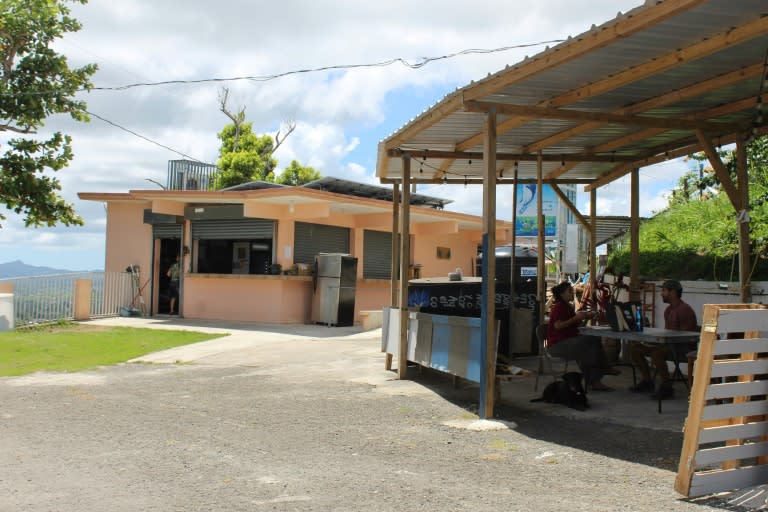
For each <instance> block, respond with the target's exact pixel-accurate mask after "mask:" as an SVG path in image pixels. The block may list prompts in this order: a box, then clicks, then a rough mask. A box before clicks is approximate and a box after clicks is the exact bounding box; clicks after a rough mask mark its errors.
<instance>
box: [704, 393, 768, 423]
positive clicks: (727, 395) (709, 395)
mask: <svg viewBox="0 0 768 512" xmlns="http://www.w3.org/2000/svg"><path fill="white" fill-rule="evenodd" d="M755 395H768V380H756V381H750V382H725V383H722V384H710V385H709V388H708V389H707V400H712V399H723V398H733V397H736V396H755ZM766 413H768V410H766ZM766 434H768V432H766Z"/></svg>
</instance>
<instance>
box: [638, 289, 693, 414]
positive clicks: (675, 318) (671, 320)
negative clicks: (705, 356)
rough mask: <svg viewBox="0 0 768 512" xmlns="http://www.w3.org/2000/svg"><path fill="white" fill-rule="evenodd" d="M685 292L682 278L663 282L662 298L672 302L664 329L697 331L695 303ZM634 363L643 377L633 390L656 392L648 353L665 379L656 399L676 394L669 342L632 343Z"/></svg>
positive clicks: (667, 302) (654, 365) (654, 396)
mask: <svg viewBox="0 0 768 512" xmlns="http://www.w3.org/2000/svg"><path fill="white" fill-rule="evenodd" d="M682 295H683V287H682V285H681V284H680V282H679V281H675V280H674V279H670V280H668V281H665V282H664V284H662V285H661V300H663V301H664V302H665V303H666V304H669V306H667V308H666V309H665V310H664V328H665V329H671V330H674V331H695V330H696V313H695V312H694V311H693V309H692V308H691V306H689V305H688V304H686V303H685V302H683V301H682V300H681V299H680V297H682ZM630 354H631V356H632V364H634V365H635V366H637V368H638V369H639V370H640V373H641V375H642V377H643V379H642V380H641V381H640V382H638V383H637V385H636V386H634V387H633V388H632V391H636V392H641V391H653V380H652V379H651V372H650V369H649V368H648V362H647V361H646V360H645V358H646V356H650V358H651V362H652V363H653V367H654V368H656V372H657V373H658V374H659V377H660V378H661V383H660V384H659V390H658V391H657V392H656V393H654V394H653V395H652V396H653V398H654V399H659V398H661V399H666V398H672V397H673V396H674V390H673V389H672V382H671V380H670V375H669V369H668V368H667V356H668V354H669V347H668V346H667V345H645V344H643V343H632V344H631V346H630Z"/></svg>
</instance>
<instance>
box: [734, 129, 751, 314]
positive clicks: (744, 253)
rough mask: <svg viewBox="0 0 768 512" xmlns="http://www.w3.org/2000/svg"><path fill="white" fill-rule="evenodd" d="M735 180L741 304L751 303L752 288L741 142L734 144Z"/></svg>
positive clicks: (744, 157)
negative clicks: (737, 206)
mask: <svg viewBox="0 0 768 512" xmlns="http://www.w3.org/2000/svg"><path fill="white" fill-rule="evenodd" d="M736 174H737V177H736V179H737V180H738V186H739V190H738V193H739V203H740V206H741V208H740V209H739V213H738V215H737V217H736V219H737V224H738V226H739V296H740V298H741V302H742V303H743V304H747V303H750V302H752V286H751V284H750V278H749V276H750V273H751V270H752V265H751V262H750V253H751V252H752V251H751V249H750V240H749V176H748V175H747V146H746V144H745V143H744V141H743V140H739V141H737V142H736Z"/></svg>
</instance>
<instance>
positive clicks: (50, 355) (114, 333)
mask: <svg viewBox="0 0 768 512" xmlns="http://www.w3.org/2000/svg"><path fill="white" fill-rule="evenodd" d="M222 336H226V334H216V333H206V332H194V331H175V330H161V329H133V328H130V327H102V326H87V325H79V324H58V325H54V326H50V327H43V328H39V329H33V330H19V331H13V332H3V333H0V377H8V376H18V375H26V374H29V373H34V372H37V371H54V372H77V371H81V370H87V369H90V368H96V367H98V366H105V365H111V364H117V363H123V362H125V361H128V360H129V359H133V358H134V357H138V356H141V355H144V354H149V353H150V352H156V351H158V350H164V349H167V348H171V347H177V346H180V345H188V344H190V343H196V342H198V341H204V340H210V339H214V338H220V337H222Z"/></svg>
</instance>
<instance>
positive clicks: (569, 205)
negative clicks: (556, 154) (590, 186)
mask: <svg viewBox="0 0 768 512" xmlns="http://www.w3.org/2000/svg"><path fill="white" fill-rule="evenodd" d="M550 186H551V187H552V190H554V191H555V194H557V196H558V197H559V198H560V200H561V201H562V202H563V204H564V205H565V206H566V207H567V208H568V209H569V210H571V213H572V214H573V216H574V217H576V219H577V220H578V221H579V222H580V223H581V225H582V226H584V229H586V230H587V232H590V233H591V232H592V226H591V225H590V223H589V221H588V220H587V219H586V217H584V216H583V215H582V214H581V212H580V211H579V209H578V208H576V205H575V204H573V203H572V202H571V200H570V199H568V196H567V195H565V193H564V192H563V190H562V189H561V188H560V187H559V186H557V183H552V184H551V185H550Z"/></svg>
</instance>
